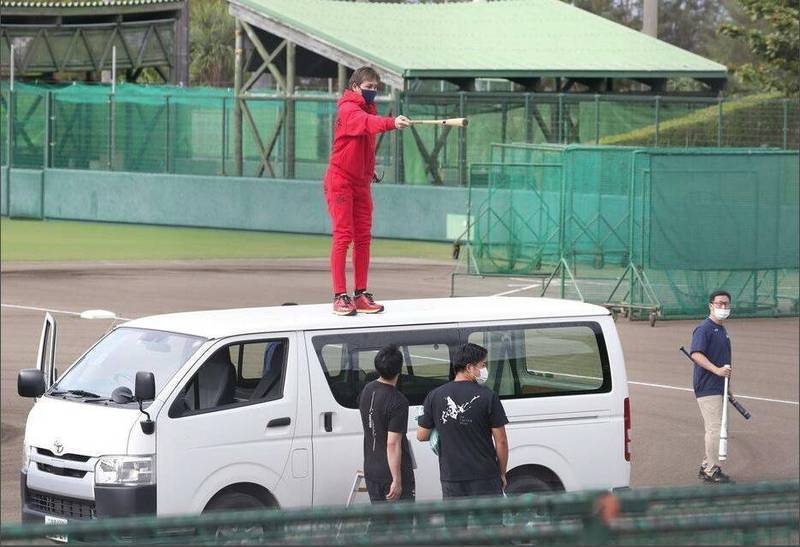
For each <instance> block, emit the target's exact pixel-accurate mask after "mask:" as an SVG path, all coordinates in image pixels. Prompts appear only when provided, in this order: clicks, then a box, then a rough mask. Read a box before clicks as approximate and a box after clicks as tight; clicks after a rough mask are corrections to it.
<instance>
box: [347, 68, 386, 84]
mask: <svg viewBox="0 0 800 547" xmlns="http://www.w3.org/2000/svg"><path fill="white" fill-rule="evenodd" d="M370 80H375V81H376V82H378V83H381V77H380V75H378V73H377V71H376V70H375V69H374V68H372V67H371V66H362V67H360V68H357V69H355V71H354V72H353V74H352V75H351V76H350V80H349V81H348V82H347V89H353V86H354V85H361V84H362V83H364V82H367V81H370Z"/></svg>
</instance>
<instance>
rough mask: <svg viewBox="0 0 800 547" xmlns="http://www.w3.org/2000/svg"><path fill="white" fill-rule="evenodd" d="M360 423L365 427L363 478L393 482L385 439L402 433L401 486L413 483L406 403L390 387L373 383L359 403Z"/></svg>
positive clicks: (365, 388) (401, 395)
mask: <svg viewBox="0 0 800 547" xmlns="http://www.w3.org/2000/svg"><path fill="white" fill-rule="evenodd" d="M358 408H359V410H360V411H361V423H362V424H363V426H364V478H366V479H367V480H370V481H376V482H383V483H389V482H392V472H391V470H390V469H389V459H388V458H387V456H386V439H387V438H388V435H389V432H390V431H391V432H392V433H401V434H402V435H403V439H402V444H401V446H402V456H401V458H400V476H401V478H402V481H403V483H404V484H407V483H408V481H409V479H411V480H413V474H414V471H413V463H412V460H411V448H410V446H409V443H408V438H407V437H406V432H407V431H408V399H406V396H405V395H403V394H402V393H400V391H399V390H398V389H397V388H396V387H395V386H393V385H390V384H384V383H383V382H379V381H377V380H374V381H372V382H370V383H368V384H367V385H366V386H364V390H363V391H362V392H361V395H360V396H359V400H358Z"/></svg>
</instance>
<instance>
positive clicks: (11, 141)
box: [6, 45, 15, 216]
mask: <svg viewBox="0 0 800 547" xmlns="http://www.w3.org/2000/svg"><path fill="white" fill-rule="evenodd" d="M10 50H11V54H10V56H9V59H8V62H9V63H10V67H9V81H8V154H7V155H6V160H7V161H8V177H9V179H10V178H11V167H12V165H13V159H14V115H15V114H14V110H15V109H14V100H15V99H14V97H15V93H14V46H13V45H12V46H11V48H10ZM8 190H9V194H11V184H10V183H9V185H8ZM8 203H9V209H8V211H9V216H10V214H11V205H10V204H11V201H10V199H9V200H8Z"/></svg>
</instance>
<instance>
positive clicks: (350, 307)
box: [333, 294, 356, 315]
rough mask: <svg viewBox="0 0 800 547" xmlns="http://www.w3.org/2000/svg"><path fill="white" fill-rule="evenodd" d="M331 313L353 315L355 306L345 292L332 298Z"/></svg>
mask: <svg viewBox="0 0 800 547" xmlns="http://www.w3.org/2000/svg"><path fill="white" fill-rule="evenodd" d="M333 313H335V314H336V315H355V314H356V306H355V304H353V301H352V300H351V299H350V296H348V295H346V294H340V295H339V296H337V297H335V298H334V299H333Z"/></svg>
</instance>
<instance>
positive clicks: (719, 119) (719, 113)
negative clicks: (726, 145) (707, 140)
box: [717, 97, 722, 148]
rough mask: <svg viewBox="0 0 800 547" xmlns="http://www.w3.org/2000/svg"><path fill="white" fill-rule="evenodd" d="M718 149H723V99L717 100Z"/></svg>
mask: <svg viewBox="0 0 800 547" xmlns="http://www.w3.org/2000/svg"><path fill="white" fill-rule="evenodd" d="M717 148H722V97H720V98H719V99H717Z"/></svg>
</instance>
